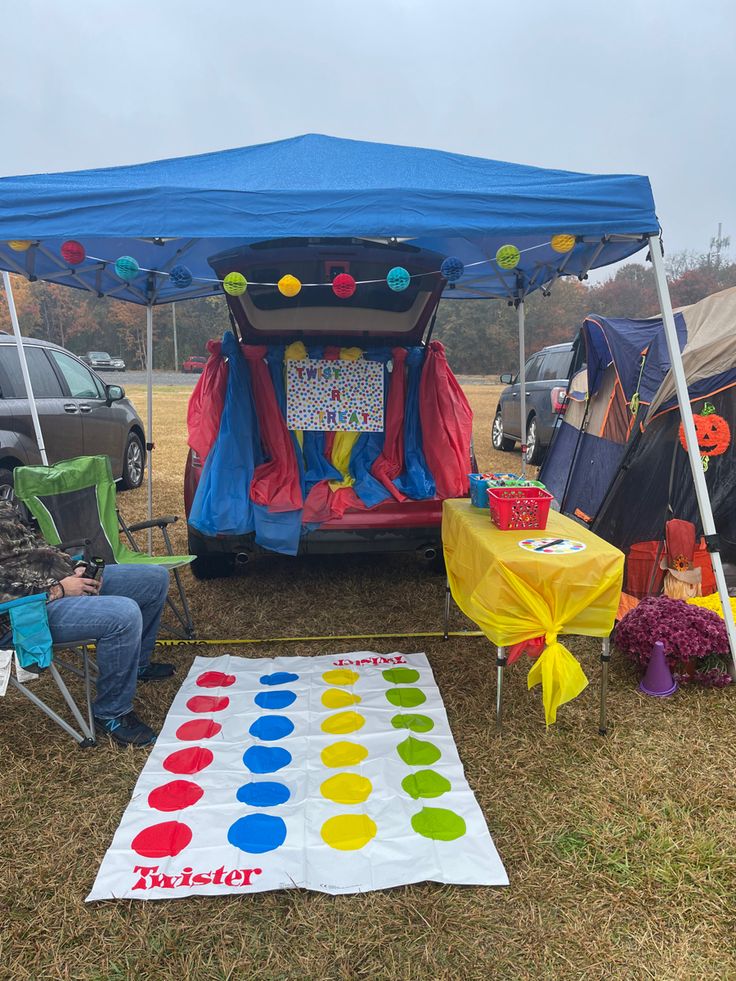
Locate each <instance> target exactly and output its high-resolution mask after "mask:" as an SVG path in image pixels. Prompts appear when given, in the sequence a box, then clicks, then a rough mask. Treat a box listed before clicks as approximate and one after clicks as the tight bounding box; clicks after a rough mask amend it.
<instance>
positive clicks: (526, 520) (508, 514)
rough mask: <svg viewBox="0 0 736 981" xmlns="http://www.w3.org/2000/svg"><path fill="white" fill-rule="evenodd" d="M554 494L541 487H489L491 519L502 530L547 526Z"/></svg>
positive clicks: (523, 529)
mask: <svg viewBox="0 0 736 981" xmlns="http://www.w3.org/2000/svg"><path fill="white" fill-rule="evenodd" d="M551 503H552V495H551V494H550V492H549V491H546V490H542V488H541V487H489V488H488V505H489V507H490V509H491V521H492V522H493V523H494V525H496V527H497V528H500V529H501V531H525V530H526V529H539V528H546V527H547V515H548V514H549V506H550V504H551Z"/></svg>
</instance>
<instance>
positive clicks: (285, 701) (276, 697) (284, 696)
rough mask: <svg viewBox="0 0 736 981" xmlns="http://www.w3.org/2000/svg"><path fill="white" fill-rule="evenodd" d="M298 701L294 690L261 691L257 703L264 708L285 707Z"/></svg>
mask: <svg viewBox="0 0 736 981" xmlns="http://www.w3.org/2000/svg"><path fill="white" fill-rule="evenodd" d="M295 701H296V694H295V693H294V692H293V691H259V692H258V694H257V695H256V697H255V703H256V705H257V706H258V707H259V708H262V709H285V708H288V706H289V705H292V704H293V703H294V702H295Z"/></svg>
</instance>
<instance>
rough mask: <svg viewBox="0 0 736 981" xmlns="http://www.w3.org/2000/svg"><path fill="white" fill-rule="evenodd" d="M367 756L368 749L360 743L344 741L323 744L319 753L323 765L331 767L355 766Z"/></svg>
mask: <svg viewBox="0 0 736 981" xmlns="http://www.w3.org/2000/svg"><path fill="white" fill-rule="evenodd" d="M367 756H368V750H367V749H366V748H365V746H361V745H360V743H349V742H346V741H343V742H339V743H330V745H329V746H325V748H324V749H323V750H322V752H321V753H320V754H319V758H320V759H321V760H322V764H323V766H329V767H332V768H333V769H334V768H335V767H338V766H357V765H358V764H359V763H362V762H363V760H364V759H366V758H367Z"/></svg>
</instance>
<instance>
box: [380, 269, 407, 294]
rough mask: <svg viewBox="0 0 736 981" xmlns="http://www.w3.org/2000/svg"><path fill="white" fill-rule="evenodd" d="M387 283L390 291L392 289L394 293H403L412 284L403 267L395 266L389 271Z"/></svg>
mask: <svg viewBox="0 0 736 981" xmlns="http://www.w3.org/2000/svg"><path fill="white" fill-rule="evenodd" d="M386 282H387V283H388V286H389V289H392V290H393V291H394V293H403V291H404V290H405V289H406V288H407V286H408V285H409V283H410V282H411V276H410V275H409V272H408V270H406V269H404V267H403V266H394V268H393V269H389V271H388V275H387V276H386Z"/></svg>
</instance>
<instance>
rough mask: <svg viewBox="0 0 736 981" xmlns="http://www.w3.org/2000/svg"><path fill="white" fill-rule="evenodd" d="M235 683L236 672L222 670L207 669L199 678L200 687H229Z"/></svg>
mask: <svg viewBox="0 0 736 981" xmlns="http://www.w3.org/2000/svg"><path fill="white" fill-rule="evenodd" d="M234 684H235V675H234V674H223V673H222V671H205V673H204V674H201V675H200V676H199V677H198V678H197V685H198V686H199V687H200V688H229V687H230V685H234Z"/></svg>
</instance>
